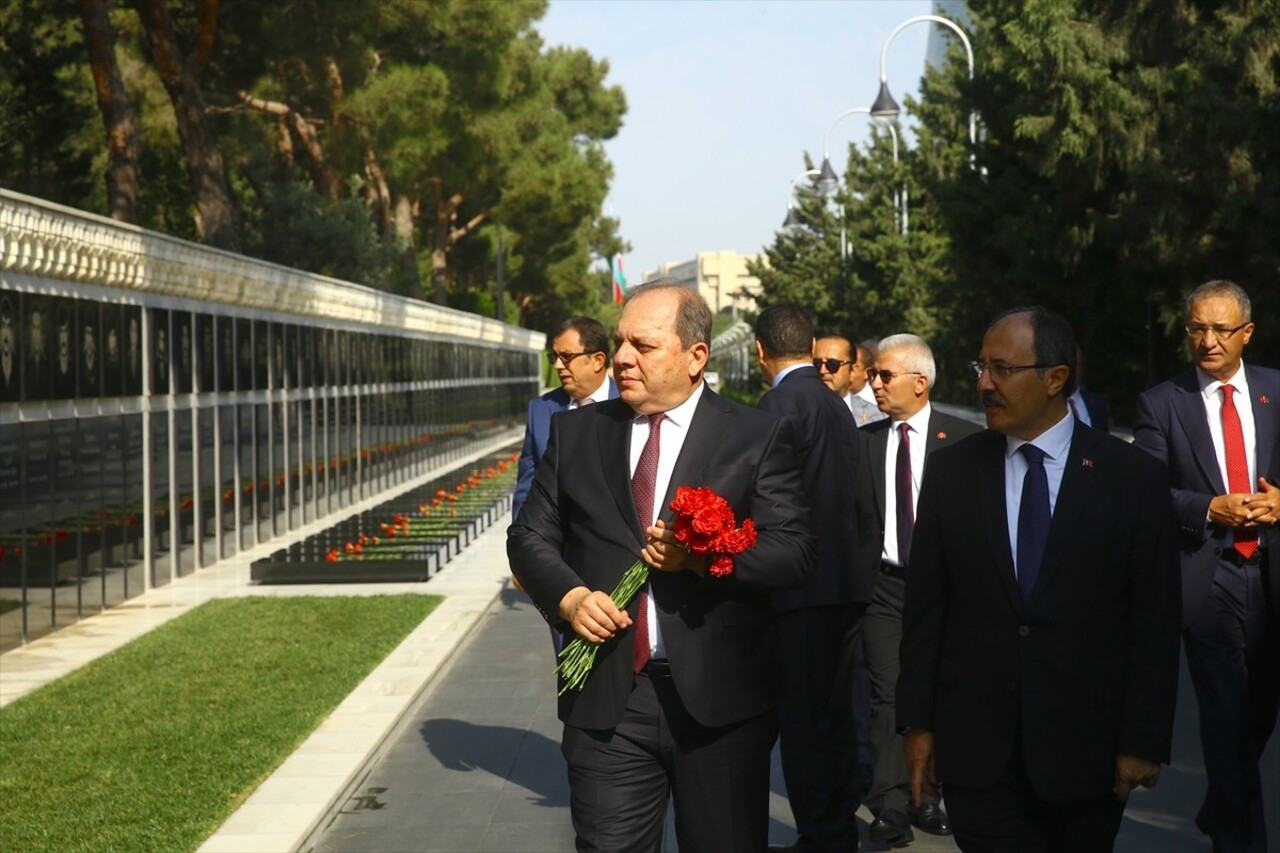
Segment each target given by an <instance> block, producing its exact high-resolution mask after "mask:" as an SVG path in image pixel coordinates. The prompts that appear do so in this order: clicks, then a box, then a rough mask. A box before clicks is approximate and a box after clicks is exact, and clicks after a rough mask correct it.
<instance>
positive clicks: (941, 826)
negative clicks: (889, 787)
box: [907, 802, 951, 835]
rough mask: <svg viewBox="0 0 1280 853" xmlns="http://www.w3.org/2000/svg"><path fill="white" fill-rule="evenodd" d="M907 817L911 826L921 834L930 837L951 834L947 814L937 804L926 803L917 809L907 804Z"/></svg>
mask: <svg viewBox="0 0 1280 853" xmlns="http://www.w3.org/2000/svg"><path fill="white" fill-rule="evenodd" d="M907 817H909V818H910V819H911V825H912V826H914V827H915V828H916V829H918V830H920V831H921V832H927V833H929V834H930V835H950V834H951V821H949V820H947V813H946V812H944V811H943V810H942V806H940V805H938V804H937V803H928V802H927V803H925V804H924V805H922V806H920V807H919V808H916V807H915V806H913V805H911V804H908V805H907Z"/></svg>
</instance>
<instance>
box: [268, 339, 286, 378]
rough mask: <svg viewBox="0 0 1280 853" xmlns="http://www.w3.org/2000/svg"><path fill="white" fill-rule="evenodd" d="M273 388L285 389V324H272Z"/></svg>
mask: <svg viewBox="0 0 1280 853" xmlns="http://www.w3.org/2000/svg"><path fill="white" fill-rule="evenodd" d="M270 328H271V333H270V340H271V387H272V388H283V387H285V384H284V324H283V323H271V324H270Z"/></svg>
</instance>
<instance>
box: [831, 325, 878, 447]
mask: <svg viewBox="0 0 1280 853" xmlns="http://www.w3.org/2000/svg"><path fill="white" fill-rule="evenodd" d="M855 353H856V355H855ZM813 366H814V368H816V369H817V371H818V375H819V376H821V377H822V381H823V382H825V383H826V385H827V387H828V388H830V389H831V390H832V391H835V392H836V393H837V394H839V395H840V399H841V400H843V401H844V404H845V405H846V406H848V407H849V411H850V412H852V413H853V420H854V423H856V424H857V425H858V426H859V427H864V426H866V425H867V424H871V423H875V422H876V421H881V420H884V419H885V418H886V417H887V415H885V413H884V412H882V411H880V409H879V408H878V407H877V406H876V405H875V403H873V402H869V401H868V400H866V399H865V398H864V397H863V396H862V395H861V394H860V393H859V392H861V391H862V389H863V388H865V387H866V384H867V368H869V367H870V366H871V360H870V359H869V358H868V357H867V350H866V349H865V348H863V347H861V346H859V347H856V348H855V347H854V345H853V344H852V343H851V342H850V341H849V339H848V338H842V337H840V336H839V335H831V336H828V337H825V338H818V339H817V340H816V341H814V344H813Z"/></svg>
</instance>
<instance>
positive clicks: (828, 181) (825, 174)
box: [817, 157, 840, 198]
mask: <svg viewBox="0 0 1280 853" xmlns="http://www.w3.org/2000/svg"><path fill="white" fill-rule="evenodd" d="M817 184H818V192H819V193H821V194H822V197H823V198H830V197H831V196H832V195H834V194H835V191H836V189H837V188H838V187H839V186H840V177H839V176H838V175H837V174H836V170H835V169H833V168H832V167H831V158H830V157H825V158H823V160H822V171H821V172H820V173H819V174H818V181H817Z"/></svg>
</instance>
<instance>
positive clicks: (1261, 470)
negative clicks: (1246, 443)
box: [1244, 364, 1280, 489]
mask: <svg viewBox="0 0 1280 853" xmlns="http://www.w3.org/2000/svg"><path fill="white" fill-rule="evenodd" d="M1244 372H1245V376H1246V377H1247V378H1248V380H1249V392H1250V393H1251V394H1252V395H1253V399H1252V400H1250V401H1249V402H1250V404H1251V406H1252V408H1253V434H1254V436H1255V450H1254V456H1255V457H1256V458H1255V461H1256V462H1257V465H1258V476H1259V477H1268V482H1271V480H1270V479H1269V477H1270V476H1274V475H1272V474H1271V452H1272V450H1273V449H1274V448H1275V441H1274V440H1273V439H1274V436H1276V435H1277V434H1280V408H1277V406H1280V400H1278V399H1276V398H1277V397H1280V394H1276V396H1275V397H1273V396H1272V394H1269V393H1268V390H1272V391H1273V393H1274V389H1268V388H1267V383H1266V377H1265V376H1264V375H1263V374H1262V371H1260V370H1256V369H1254V368H1252V367H1250V366H1249V365H1247V364H1246V365H1245V368H1244ZM1264 400H1265V401H1266V402H1263V401H1264ZM1254 488H1255V489H1256V488H1257V483H1254Z"/></svg>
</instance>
